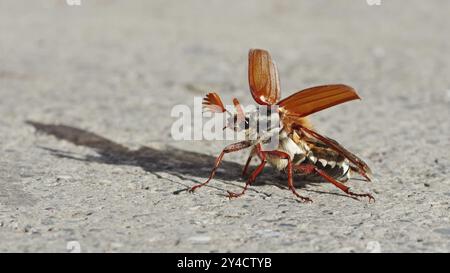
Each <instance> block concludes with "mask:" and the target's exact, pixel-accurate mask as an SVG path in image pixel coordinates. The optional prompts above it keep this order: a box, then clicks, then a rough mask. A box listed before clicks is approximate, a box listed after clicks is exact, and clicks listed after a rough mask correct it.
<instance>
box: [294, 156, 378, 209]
mask: <svg viewBox="0 0 450 273" xmlns="http://www.w3.org/2000/svg"><path fill="white" fill-rule="evenodd" d="M294 168H295V169H296V170H298V171H300V172H302V173H304V174H311V173H314V172H316V173H318V174H319V175H320V176H322V177H323V178H325V180H327V181H328V182H330V183H331V184H333V185H335V186H336V187H337V188H339V189H340V190H341V191H343V192H345V193H346V194H348V195H350V196H354V197H368V198H369V202H370V201H375V198H373V196H372V195H371V194H368V193H362V194H361V193H354V192H352V191H351V190H350V188H349V187H347V186H345V185H344V184H342V183H341V182H339V181H337V180H336V179H334V178H333V177H331V176H329V175H328V174H327V173H326V172H325V171H323V170H321V169H319V168H317V167H316V166H314V165H312V164H300V165H297V166H295V167H294Z"/></svg>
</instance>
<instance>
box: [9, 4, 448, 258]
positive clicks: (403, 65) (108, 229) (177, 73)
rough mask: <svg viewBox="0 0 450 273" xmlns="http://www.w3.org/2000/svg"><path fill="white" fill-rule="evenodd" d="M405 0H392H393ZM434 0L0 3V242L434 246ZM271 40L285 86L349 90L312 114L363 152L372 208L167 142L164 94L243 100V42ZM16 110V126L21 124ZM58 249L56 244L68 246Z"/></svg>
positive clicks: (443, 202) (443, 33) (444, 13)
mask: <svg viewBox="0 0 450 273" xmlns="http://www.w3.org/2000/svg"><path fill="white" fill-rule="evenodd" d="M406 2H407V3H406ZM449 10H450V2H449V1H445V0H442V1H419V0H418V1H384V0H383V1H382V3H381V5H380V6H369V5H367V3H366V1H365V0H358V1H352V2H351V3H349V1H324V0H320V1H256V0H255V1H239V3H237V2H236V3H232V2H230V1H166V0H164V1H85V0H82V1H81V6H69V5H66V4H65V2H64V1H56V0H54V1H52V0H41V1H25V0H21V1H17V0H14V1H13V0H11V1H5V0H2V1H0V34H1V42H0V116H1V119H0V147H1V157H0V210H1V213H0V251H4V252H14V251H19V252H24V251H25V252H29V251H38V252H66V251H68V250H67V242H69V241H77V242H79V244H80V246H81V251H83V252H113V251H118V252H125V251H133V252H169V251H174V252H182V251H188V252H197V251H199V252H209V251H212V252H217V251H232V252H235V251H240V252H253V251H256V252H265V251H275V252H311V251H319V252H329V251H337V252H371V251H375V252H376V251H383V252H399V251H407V252H424V251H437V252H448V251H450V220H449V215H450V203H449V201H450V178H449V174H450V152H449V151H450V149H449V148H450V122H449V117H450V111H449V108H450V77H449V75H450V50H449V48H450V39H449V37H450V17H449V16H448V11H449ZM253 47H258V48H265V49H268V50H270V52H271V53H272V55H273V57H274V58H275V60H276V61H277V64H278V67H279V70H280V78H281V85H282V90H283V96H287V95H289V94H291V93H293V92H294V91H296V90H299V89H302V88H305V87H308V86H312V85H318V84H325V83H338V82H342V83H347V84H350V85H352V86H354V87H355V88H356V89H357V90H358V92H359V94H360V95H361V97H362V98H363V100H362V101H354V102H350V103H346V104H344V105H341V106H338V107H335V108H333V109H328V110H325V111H323V112H321V113H318V114H316V115H314V117H313V121H314V122H315V125H316V128H317V129H318V130H319V131H320V132H322V133H324V134H326V135H328V136H330V137H332V138H335V139H337V140H338V141H339V142H341V143H342V144H343V145H344V146H346V147H348V148H349V149H350V150H352V151H353V152H355V153H356V154H358V155H359V156H361V157H362V158H364V159H365V160H367V162H368V163H369V165H370V166H371V167H372V169H373V171H374V173H375V177H376V178H375V181H374V182H373V183H364V182H361V181H358V180H353V181H350V185H352V187H353V189H354V190H355V191H368V192H371V193H373V194H374V196H375V198H376V200H377V201H376V203H375V204H369V203H368V202H367V200H361V201H357V200H354V199H351V198H348V197H346V196H345V195H343V194H341V192H340V191H339V190H338V189H337V188H335V187H334V186H333V185H331V184H327V183H310V182H307V181H297V188H298V190H299V191H300V192H302V193H303V194H304V195H307V196H309V197H311V198H312V199H313V200H314V203H312V204H301V203H299V202H297V201H296V199H295V198H294V197H293V195H292V193H291V192H290V191H289V190H287V189H286V182H285V179H286V178H285V177H284V176H283V175H281V174H277V173H276V172H275V171H274V170H272V169H270V168H268V169H267V170H266V171H265V172H264V174H263V175H262V176H261V177H260V178H259V179H258V181H257V184H256V185H255V186H253V187H252V188H251V189H250V190H249V191H248V193H247V194H246V195H245V196H244V197H242V198H239V199H236V200H231V201H230V200H228V199H227V198H226V197H225V194H226V190H233V191H238V190H239V189H241V188H242V186H243V185H244V181H243V180H242V179H240V178H239V176H240V172H241V168H242V164H243V163H244V162H245V158H246V155H247V152H243V153H237V154H235V155H227V156H226V157H225V159H226V163H225V164H224V165H223V168H221V169H220V171H219V173H218V176H217V179H215V180H213V181H212V182H211V186H210V187H205V188H202V189H200V190H199V191H198V192H196V193H195V194H189V193H187V192H186V191H183V190H185V189H186V188H188V187H191V186H193V185H195V184H196V183H198V182H202V181H204V179H205V178H206V177H207V176H208V174H209V170H210V169H211V167H212V165H213V162H214V158H215V156H217V155H218V154H219V152H220V150H221V148H223V147H224V146H225V144H226V142H221V141H186V142H176V141H173V140H171V138H170V128H171V125H172V122H173V121H174V120H175V119H174V118H172V117H171V116H170V111H171V109H172V106H173V105H176V104H187V105H189V106H192V105H193V97H195V96H203V95H204V94H205V93H206V92H207V91H210V90H216V91H218V92H220V93H221V94H222V96H223V100H224V101H225V102H227V103H230V102H231V98H232V97H237V98H239V99H240V100H241V102H243V103H251V102H252V99H251V96H250V94H249V91H248V83H247V74H246V73H247V51H248V49H249V48H253ZM26 121H31V122H29V123H26ZM69 247H70V244H69Z"/></svg>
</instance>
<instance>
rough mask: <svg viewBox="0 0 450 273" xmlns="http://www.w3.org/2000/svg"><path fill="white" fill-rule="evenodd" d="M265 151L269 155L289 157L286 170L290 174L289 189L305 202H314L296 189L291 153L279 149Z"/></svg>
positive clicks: (282, 157)
mask: <svg viewBox="0 0 450 273" xmlns="http://www.w3.org/2000/svg"><path fill="white" fill-rule="evenodd" d="M264 153H266V154H269V155H274V156H278V157H279V158H281V159H287V161H288V164H287V169H286V171H287V175H288V186H289V189H290V190H291V191H292V193H293V194H294V195H295V196H297V197H298V198H300V199H301V200H302V201H303V202H312V200H311V199H310V198H309V197H305V196H301V195H300V194H298V193H297V191H296V190H295V187H294V181H293V179H292V161H291V157H290V156H289V154H287V153H285V152H282V151H277V150H274V151H267V152H264Z"/></svg>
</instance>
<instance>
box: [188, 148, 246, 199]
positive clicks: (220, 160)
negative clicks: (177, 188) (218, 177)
mask: <svg viewBox="0 0 450 273" xmlns="http://www.w3.org/2000/svg"><path fill="white" fill-rule="evenodd" d="M251 145H252V143H251V142H250V141H241V142H238V143H233V144H230V145H228V146H227V147H225V149H223V150H222V152H221V153H220V155H219V156H218V157H217V159H216V162H215V164H214V168H213V169H212V171H211V174H210V175H209V178H208V180H206V181H205V182H203V183H202V184H199V185H196V186H193V187H192V188H190V189H189V192H194V191H195V190H196V189H198V188H200V187H203V186H204V185H206V184H208V183H209V181H210V180H211V179H212V178H213V177H214V175H215V174H216V171H217V168H219V165H220V163H221V162H222V159H223V156H224V155H225V154H227V153H231V152H236V151H239V150H242V149H245V148H248V147H250V146H251Z"/></svg>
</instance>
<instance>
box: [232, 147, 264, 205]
mask: <svg viewBox="0 0 450 273" xmlns="http://www.w3.org/2000/svg"><path fill="white" fill-rule="evenodd" d="M253 152H255V153H256V154H257V155H258V157H259V158H260V159H261V164H259V165H258V167H256V169H255V170H254V171H253V172H252V174H251V175H250V177H249V178H248V180H247V182H246V183H245V186H244V189H243V190H242V192H240V193H234V192H231V191H227V192H228V197H229V198H230V199H231V198H236V197H239V196H241V195H243V194H244V193H245V191H246V190H247V188H248V186H250V185H251V184H252V183H253V182H255V180H256V177H257V176H258V175H259V174H260V173H261V172H262V170H263V169H264V166H265V165H266V163H267V161H266V156H265V155H264V153H263V151H261V144H258V145H257V146H255V148H254V149H253V151H252V153H253ZM252 156H253V154H251V155H250V157H249V160H248V161H250V159H251V157H252ZM246 168H247V165H246V166H245V169H244V170H245V171H246Z"/></svg>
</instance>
